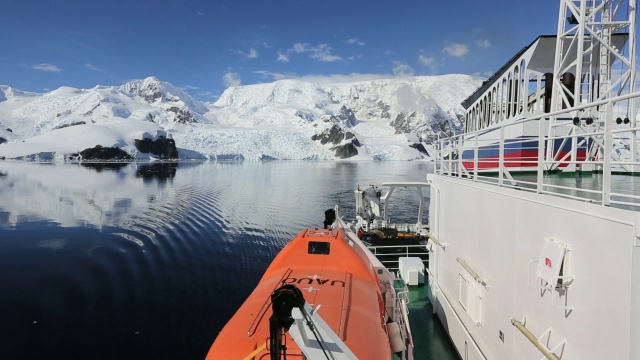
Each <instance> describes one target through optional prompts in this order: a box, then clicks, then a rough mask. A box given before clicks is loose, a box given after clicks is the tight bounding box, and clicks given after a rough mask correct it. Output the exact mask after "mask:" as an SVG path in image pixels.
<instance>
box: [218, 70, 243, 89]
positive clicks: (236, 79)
mask: <svg viewBox="0 0 640 360" xmlns="http://www.w3.org/2000/svg"><path fill="white" fill-rule="evenodd" d="M222 81H223V82H224V85H225V86H226V87H233V86H240V85H242V80H240V74H238V73H237V72H234V71H233V69H228V70H227V72H225V73H224V75H222Z"/></svg>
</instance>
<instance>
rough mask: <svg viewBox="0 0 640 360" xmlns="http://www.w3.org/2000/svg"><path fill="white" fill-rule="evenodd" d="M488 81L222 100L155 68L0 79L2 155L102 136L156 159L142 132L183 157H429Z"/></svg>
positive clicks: (59, 148) (262, 93)
mask: <svg viewBox="0 0 640 360" xmlns="http://www.w3.org/2000/svg"><path fill="white" fill-rule="evenodd" d="M482 80H483V79H482V78H478V77H472V76H467V75H444V76H433V77H411V78H406V79H387V80H375V81H365V82H357V83H342V84H334V85H330V86H327V85H324V86H321V85H318V84H313V83H309V82H304V81H297V80H281V81H276V82H273V83H267V84H256V85H248V86H239V87H232V88H229V89H227V90H226V91H225V92H224V93H223V94H222V96H221V97H220V98H219V99H218V101H216V102H215V103H213V104H210V103H203V102H201V101H198V100H196V99H194V98H192V97H191V96H189V95H188V94H187V93H185V92H184V91H182V90H180V89H179V88H176V87H175V86H173V85H171V84H169V83H167V82H163V81H160V80H158V79H157V78H155V77H149V78H146V79H143V80H137V81H131V82H128V83H126V84H124V85H121V86H96V87H94V88H92V89H75V88H70V87H62V88H59V89H56V90H54V91H52V92H49V93H45V94H36V93H29V92H23V91H19V90H16V89H13V88H11V87H8V86H0V143H2V144H1V145H0V156H2V157H6V158H32V159H34V158H38V159H56V158H57V159H63V158H68V157H69V155H71V154H78V153H80V151H82V150H84V149H87V148H91V147H94V146H96V145H101V146H102V147H115V148H119V149H122V150H124V151H126V152H127V153H128V154H129V155H131V156H132V157H134V158H138V159H148V158H153V157H154V155H149V154H147V153H145V152H144V151H143V149H142V148H141V147H140V146H136V144H137V142H136V141H138V142H139V141H140V139H148V140H152V141H153V140H158V139H165V138H173V139H174V140H175V144H176V146H177V148H178V153H179V155H180V158H183V159H186V158H216V159H247V160H258V159H336V158H349V159H379V160H412V159H420V158H425V157H426V156H427V154H425V153H424V152H421V151H419V150H420V149H424V147H423V146H422V145H424V144H420V142H421V140H423V139H427V138H429V136H430V135H433V134H435V133H437V132H438V131H439V130H440V129H442V128H444V127H445V125H444V123H449V126H450V127H451V128H454V129H459V128H460V127H461V123H460V119H461V117H462V114H463V113H464V110H463V108H462V106H461V105H460V102H461V101H462V100H463V99H464V98H466V97H467V96H468V95H469V94H470V93H471V92H473V91H474V90H475V89H476V88H477V87H478V86H479V85H480V84H481V82H482ZM137 145H139V144H137Z"/></svg>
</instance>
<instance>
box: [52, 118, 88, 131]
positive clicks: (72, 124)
mask: <svg viewBox="0 0 640 360" xmlns="http://www.w3.org/2000/svg"><path fill="white" fill-rule="evenodd" d="M85 124H86V122H84V121H82V120H80V121H72V122H69V123H66V124H61V125H58V126H56V127H54V128H53V130H57V129H64V128H66V127H69V126H76V125H85Z"/></svg>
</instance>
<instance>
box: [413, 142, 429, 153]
mask: <svg viewBox="0 0 640 360" xmlns="http://www.w3.org/2000/svg"><path fill="white" fill-rule="evenodd" d="M409 147H412V148H414V149H416V150H418V151H420V153H421V154H425V155H427V156H431V155H429V152H428V151H427V149H426V148H425V147H424V145H422V144H421V143H416V144H411V145H409Z"/></svg>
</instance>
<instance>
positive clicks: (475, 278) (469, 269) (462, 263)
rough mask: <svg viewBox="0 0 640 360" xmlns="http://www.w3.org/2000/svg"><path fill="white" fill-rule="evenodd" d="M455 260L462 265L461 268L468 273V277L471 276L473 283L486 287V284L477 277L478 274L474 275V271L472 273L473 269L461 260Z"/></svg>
mask: <svg viewBox="0 0 640 360" xmlns="http://www.w3.org/2000/svg"><path fill="white" fill-rule="evenodd" d="M456 260H457V261H458V262H459V263H460V265H462V267H463V268H464V269H465V270H467V272H468V273H469V275H471V276H472V277H473V279H474V280H475V281H477V282H478V283H479V284H481V285H482V286H487V282H486V281H485V280H484V279H483V278H481V277H480V275H478V273H476V272H475V271H473V269H472V268H471V267H470V266H469V265H468V264H467V262H466V261H464V260H463V259H461V258H456Z"/></svg>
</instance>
